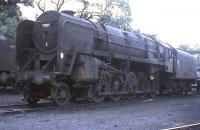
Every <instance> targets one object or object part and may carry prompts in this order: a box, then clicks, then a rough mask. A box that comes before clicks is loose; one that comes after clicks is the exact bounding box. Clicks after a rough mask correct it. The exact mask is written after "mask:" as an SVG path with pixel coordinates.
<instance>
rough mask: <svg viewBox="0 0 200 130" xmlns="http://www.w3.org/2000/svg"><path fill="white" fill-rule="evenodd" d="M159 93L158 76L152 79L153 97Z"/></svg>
mask: <svg viewBox="0 0 200 130" xmlns="http://www.w3.org/2000/svg"><path fill="white" fill-rule="evenodd" d="M156 94H159V81H158V79H157V78H155V79H154V80H152V81H151V97H155V96H156Z"/></svg>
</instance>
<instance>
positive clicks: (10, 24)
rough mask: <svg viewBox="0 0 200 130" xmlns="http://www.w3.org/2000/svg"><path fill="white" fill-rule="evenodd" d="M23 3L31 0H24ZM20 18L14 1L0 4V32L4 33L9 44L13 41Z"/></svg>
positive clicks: (18, 9) (29, 2) (28, 3)
mask: <svg viewBox="0 0 200 130" xmlns="http://www.w3.org/2000/svg"><path fill="white" fill-rule="evenodd" d="M24 5H26V6H29V5H31V0H29V1H26V2H24ZM20 18H21V12H20V8H19V7H18V6H17V5H16V3H15V4H12V5H10V4H9V5H1V6H0V34H1V35H5V36H6V38H8V41H9V43H10V44H14V43H15V37H16V28H17V25H18V23H19V21H20Z"/></svg>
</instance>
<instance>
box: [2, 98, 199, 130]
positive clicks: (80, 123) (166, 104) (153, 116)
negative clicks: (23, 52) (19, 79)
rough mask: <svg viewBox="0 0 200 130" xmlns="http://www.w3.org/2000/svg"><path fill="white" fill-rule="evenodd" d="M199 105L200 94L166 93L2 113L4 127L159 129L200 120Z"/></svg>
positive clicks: (12, 129)
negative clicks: (149, 96)
mask: <svg viewBox="0 0 200 130" xmlns="http://www.w3.org/2000/svg"><path fill="white" fill-rule="evenodd" d="M7 96H8V95H7ZM14 96H16V95H14ZM0 97H2V96H0ZM3 97H5V95H4V96H3ZM11 97H12V96H11ZM19 97H20V96H19ZM7 99H10V98H7ZM18 99H20V98H18ZM0 100H5V98H1V99H0ZM0 102H2V101H0ZM199 108H200V95H192V96H180V97H178V96H174V97H167V96H166V97H158V98H156V99H153V100H135V101H130V102H118V103H117V102H114V103H103V104H95V105H87V106H80V107H77V108H74V109H67V108H65V109H59V110H44V111H37V112H30V113H19V114H12V115H6V116H1V117H0V129H6V130H36V129H42V130H46V129H50V130H55V129H56V130H145V129H146V130H157V129H163V128H169V127H175V126H180V125H186V124H191V123H198V122H200V111H199Z"/></svg>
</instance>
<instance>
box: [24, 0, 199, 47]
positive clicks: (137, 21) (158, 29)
mask: <svg viewBox="0 0 200 130" xmlns="http://www.w3.org/2000/svg"><path fill="white" fill-rule="evenodd" d="M67 5H70V4H67ZM79 7H80V5H77V4H71V5H70V6H66V7H65V9H69V10H70V9H76V8H79ZM130 7H131V11H132V19H133V22H132V27H133V28H134V29H136V30H140V31H141V32H143V33H148V34H155V35H157V37H158V38H159V39H160V40H161V41H163V42H168V43H169V44H171V45H172V46H174V47H177V46H178V45H180V44H189V45H191V46H194V45H195V44H200V0H130ZM21 9H22V12H23V15H24V16H25V17H27V18H28V19H32V20H34V19H35V14H34V13H33V12H35V13H40V12H38V10H36V9H32V8H30V7H22V8H21ZM30 12H32V13H30Z"/></svg>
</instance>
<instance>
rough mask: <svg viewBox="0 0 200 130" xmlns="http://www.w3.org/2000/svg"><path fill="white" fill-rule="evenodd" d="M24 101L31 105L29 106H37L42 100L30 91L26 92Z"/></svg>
mask: <svg viewBox="0 0 200 130" xmlns="http://www.w3.org/2000/svg"><path fill="white" fill-rule="evenodd" d="M24 100H25V101H26V102H27V103H28V104H29V105H35V104H36V103H37V102H38V101H39V100H40V98H39V97H37V96H36V93H34V92H31V91H30V89H29V88H28V89H26V90H24Z"/></svg>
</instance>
